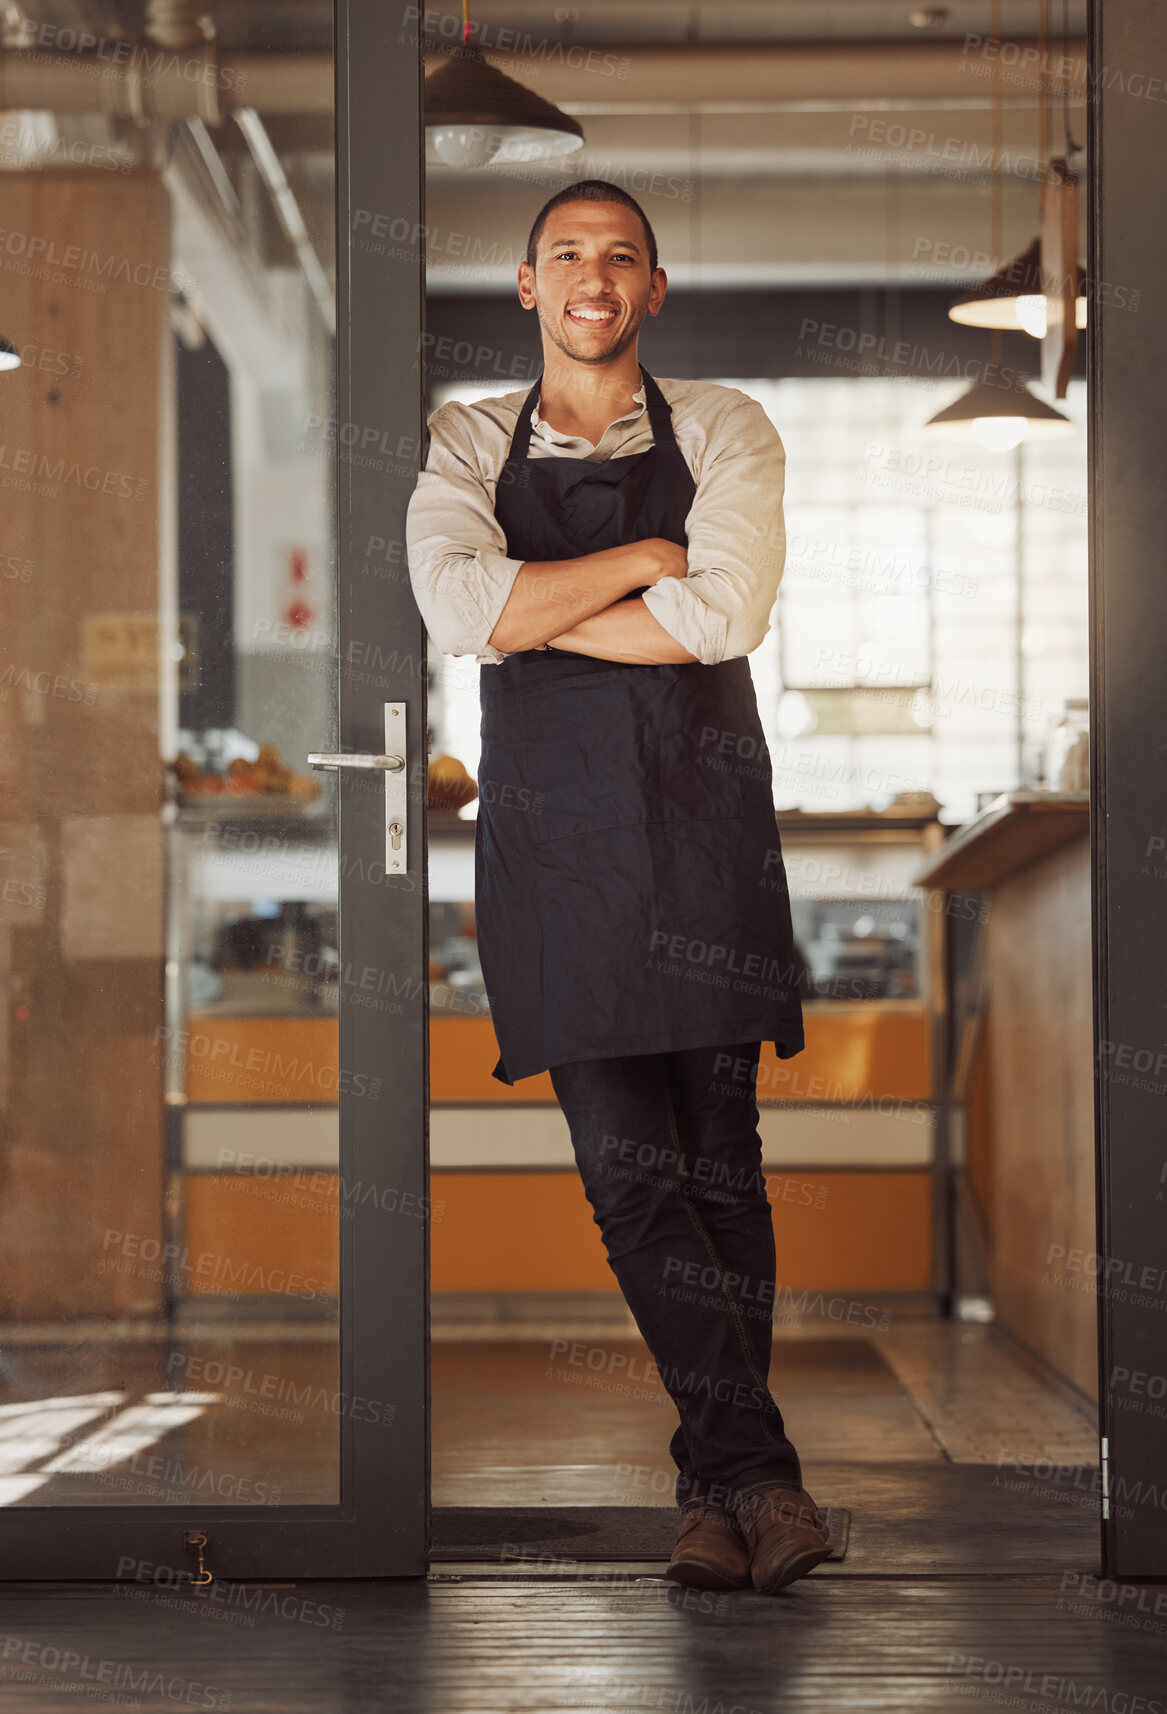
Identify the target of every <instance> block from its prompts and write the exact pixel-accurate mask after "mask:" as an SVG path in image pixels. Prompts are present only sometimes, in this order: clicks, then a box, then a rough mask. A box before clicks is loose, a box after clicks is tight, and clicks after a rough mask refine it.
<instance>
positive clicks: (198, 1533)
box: [182, 1530, 215, 1584]
mask: <svg viewBox="0 0 1167 1714" xmlns="http://www.w3.org/2000/svg"><path fill="white" fill-rule="evenodd" d="M182 1545H183V1546H184V1547H187V1548H190V1549H191V1550H192V1551H193V1552H194V1553H195V1554H196V1555H197V1558H198V1570H197V1573H196V1575H195V1576H194V1577H192V1578H191V1582H192V1583H194V1584H203V1583H213V1582H214V1580H215V1577H214V1572H213V1571H212V1570H211V1568H210V1566H209V1565H208V1564H207V1561H206V1557H205V1550H206V1548H207V1547H208V1546H209V1543H208V1541H207V1532H206V1530H187V1531H185V1533H184V1534H183V1538H182Z"/></svg>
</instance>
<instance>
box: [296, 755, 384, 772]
mask: <svg viewBox="0 0 1167 1714" xmlns="http://www.w3.org/2000/svg"><path fill="white" fill-rule="evenodd" d="M308 766H309V767H310V768H388V769H389V771H390V772H391V773H394V774H399V773H400V772H401V770H402V768H403V767H404V766H405V757H404V756H362V755H355V754H352V753H350V752H349V751H347V750H345V751H336V750H309V752H308Z"/></svg>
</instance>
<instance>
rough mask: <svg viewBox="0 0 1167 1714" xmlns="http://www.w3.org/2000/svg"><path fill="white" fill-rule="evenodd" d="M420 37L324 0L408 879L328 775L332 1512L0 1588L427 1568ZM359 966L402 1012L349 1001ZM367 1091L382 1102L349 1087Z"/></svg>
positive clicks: (94, 1521)
mask: <svg viewBox="0 0 1167 1714" xmlns="http://www.w3.org/2000/svg"><path fill="white" fill-rule="evenodd" d="M414 30H416V25H410V24H409V23H408V22H407V21H406V20H405V18H404V14H401V13H400V12H397V11H394V10H393V9H392V8H390V7H381V6H376V5H370V4H368V3H364V4H362V3H361V0H335V33H334V40H333V50H334V59H335V78H336V82H335V90H336V132H335V146H336V234H337V345H336V417H337V432H336V518H337V536H338V539H337V556H338V557H337V568H338V569H337V584H338V614H337V626H338V629H337V652H338V676H339V727H338V731H339V740H340V747H341V749H343V750H352V751H369V750H372V751H374V752H380V751H382V749H383V747H384V705H385V703H387V702H399V703H404V704H405V705H406V717H407V722H408V743H407V750H408V754H407V767H408V775H407V779H408V793H409V796H408V843H407V851H408V864H409V872H408V874H407V875H404V876H400V877H388V878H387V877H386V876H385V875H384V869H383V864H384V856H385V830H384V815H383V803H384V793H383V788H382V786H381V776H378V777H377V778H375V779H370V778H369V776H367V775H366V776H365V777H364V778H362V777H361V776H360V775H359V774H356V773H354V772H351V771H348V770H346V771H344V772H343V773H342V774H341V776H340V786H339V792H340V828H339V832H340V854H341V862H340V869H341V873H340V877H339V887H340V891H339V899H340V918H341V931H340V932H341V944H340V956H341V983H342V985H341V1005H340V1066H341V1078H340V1084H341V1094H340V1097H339V1099H340V1150H341V1153H340V1161H341V1166H340V1171H341V1181H342V1184H347V1185H349V1186H350V1187H355V1186H357V1185H359V1186H361V1187H362V1190H363V1189H364V1187H368V1186H375V1187H376V1194H375V1195H373V1196H365V1195H359V1196H357V1195H354V1196H352V1197H351V1198H350V1199H348V1200H349V1216H348V1217H346V1218H345V1219H343V1220H341V1221H340V1222H339V1225H340V1255H341V1288H340V1317H341V1339H340V1385H341V1389H342V1396H341V1398H340V1399H339V1400H338V1401H337V1405H338V1408H337V1432H338V1449H339V1457H340V1476H341V1482H340V1493H341V1498H340V1502H339V1504H337V1505H333V1506H328V1505H324V1506H296V1505H287V1506H264V1505H259V1506H222V1505H219V1506H214V1505H210V1506H174V1507H159V1506H149V1505H145V1506H105V1505H101V1506H43V1507H38V1506H16V1507H11V1508H8V1509H6V1510H5V1511H4V1514H3V1527H2V1528H0V1577H2V1578H19V1579H21V1580H24V1579H29V1578H51V1579H70V1580H72V1579H82V1578H98V1579H109V1580H112V1579H116V1578H118V1577H119V1576H121V1577H127V1576H128V1577H131V1578H132V1577H133V1576H134V1566H136V1565H137V1564H138V1562H150V1563H152V1564H153V1565H155V1566H161V1567H166V1568H174V1569H176V1570H179V1569H182V1568H186V1567H189V1568H190V1569H191V1570H193V1569H194V1567H195V1563H196V1560H195V1555H194V1552H193V1550H192V1547H191V1545H190V1544H189V1543H188V1542H187V1541H186V1540H185V1537H186V1535H187V1533H188V1532H202V1533H204V1534H205V1535H206V1537H207V1545H206V1547H205V1548H204V1549H203V1552H204V1555H205V1560H206V1563H207V1565H208V1567H209V1569H210V1570H211V1572H212V1573H213V1574H214V1576H216V1577H235V1578H238V1577H256V1576H273V1575H277V1576H281V1577H377V1576H381V1577H384V1576H421V1575H423V1574H424V1572H425V1568H426V1548H427V1543H428V1537H429V1392H428V1387H429V1381H428V1374H429V1293H428V1284H429V1281H428V1273H429V1230H428V1220H427V1219H425V1218H418V1217H416V1215H413V1216H411V1217H406V1216H405V1215H403V1214H402V1213H400V1212H393V1211H392V1210H393V1209H395V1208H396V1209H399V1208H400V1207H401V1205H402V1202H403V1200H404V1199H407V1198H409V1199H412V1200H409V1201H406V1202H405V1206H406V1207H407V1208H409V1209H421V1210H424V1209H425V1208H426V1207H427V1206H428V1204H427V1202H426V1201H425V1197H426V1193H427V1189H428V1168H429V1160H428V1152H429V1151H428V1085H429V1029H428V1025H429V987H428V982H427V979H426V972H427V960H428V924H427V903H428V899H427V885H426V871H425V854H426V839H427V827H426V789H425V786H426V760H427V758H426V720H427V709H426V690H427V684H426V671H425V661H426V634H425V629H424V626H423V624H422V621H421V617H420V615H419V613H418V610H417V606H416V604H415V602H414V599H413V594H412V590H411V587H410V583H409V578H408V574H407V571H406V566H405V554H404V537H405V511H406V506H407V503H408V500H409V497H410V494H411V493H412V491H413V488H414V485H415V483H416V480H417V472H418V469H419V468H420V461H421V448H422V440H423V436H424V431H425V421H426V416H425V402H424V392H423V371H422V367H421V360H420V353H421V349H422V343H421V334H422V329H423V318H424V294H425V285H424V280H425V254H424V243H423V242H422V240H421V238H420V234H421V233H422V231H423V221H424V194H425V187H424V170H425V161H424V151H423V150H422V147H421V137H422V117H423V114H422V83H423V70H424V66H423V59H422V49H421V40H420V36H418V35H416V34H412V35H411V31H414ZM386 217H387V218H386ZM395 223H401V224H402V225H403V226H404V227H405V228H406V229H407V230H408V231H409V232H411V233H413V234H417V235H418V237H417V238H416V239H415V241H414V244H413V246H412V248H411V246H410V245H409V243H408V242H407V243H406V244H404V245H398V244H389V243H385V244H376V243H374V242H370V239H371V237H372V235H373V234H374V233H375V232H376V231H377V230H378V227H379V226H382V225H383V226H384V227H387V226H389V225H393V224H395ZM350 448H351V451H350V450H349V449H350ZM370 452H371V453H372V456H370V455H369V453H370ZM327 736H328V735H327V734H325V733H321V735H320V737H321V743H322V744H323V743H324V742H325V741H326V739H327ZM296 762H297V765H298V766H302V765H303V758H297V759H296ZM369 971H373V972H374V973H375V980H376V983H377V988H376V991H377V992H378V993H389V994H391V995H393V997H394V1005H395V1006H397V1007H399V1010H397V1011H396V1012H385V1011H382V1010H379V1009H374V1008H372V1007H367V1006H365V1007H362V1006H361V1005H360V1004H359V1001H360V1000H361V999H362V998H364V997H365V995H364V992H363V989H364V988H367V987H369V986H370V985H371V984H370V983H368V982H367V981H366V982H365V983H364V984H362V982H361V975H362V973H367V972H369ZM346 987H347V988H348V989H349V992H350V994H351V995H352V1001H353V1003H350V1004H348V1005H346V1004H345V997H346V996H345V988H346ZM375 1080H379V1087H378V1099H376V1100H367V1099H361V1098H359V1097H357V1096H355V1095H348V1094H346V1093H345V1091H346V1090H347V1089H348V1088H357V1089H360V1088H367V1087H368V1086H369V1085H370V1084H372V1083H374V1081H375ZM127 1562H132V1563H131V1564H130V1568H129V1569H128V1570H125V1569H121V1568H122V1567H125V1566H126V1565H127Z"/></svg>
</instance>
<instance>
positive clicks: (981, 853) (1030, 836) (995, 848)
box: [912, 790, 1090, 893]
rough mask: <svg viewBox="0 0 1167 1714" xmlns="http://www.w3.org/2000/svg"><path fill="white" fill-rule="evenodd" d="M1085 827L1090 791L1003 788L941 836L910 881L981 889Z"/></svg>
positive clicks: (919, 884) (950, 888) (954, 889)
mask: <svg viewBox="0 0 1167 1714" xmlns="http://www.w3.org/2000/svg"><path fill="white" fill-rule="evenodd" d="M1089 831H1090V793H1089V792H1047V791H1035V790H1028V791H1015V792H1002V794H1001V796H1000V797H996V798H994V799H993V801H992V803H989V804H986V805H985V807H984V809H983V810H981V812H980V814H979V815H977V816H974V817H973V819H972V820H971V821H967V822H965V824H964V826H963V827H961V828H959V829H958V830H957V832H955V833H953V834H952V835H950V837H949V838H948V839H946V840H945V841H944V844H943V845H941V846H940V847H939V849H938V850H937V851H935V852H934V853H933V855H932V856H931V857H929V859H928V861H927V862H926V863H924V864H922V865H921V867H920V868H919V869H918V870H917V871H916V873H915V874H914V875H913V876H912V885H913V886H914V887H937V888H939V889H941V890H942V891H944V892H949V893H953V892H969V893H976V892H982V891H984V890H985V889H986V888H988V887H993V886H996V884H997V883H998V882H999V881H1003V880H1005V879H1006V878H1007V877H1008V876H1010V875H1012V874H1015V873H1016V871H1017V870H1019V869H1024V868H1025V867H1026V866H1027V865H1028V864H1030V863H1035V862H1037V860H1038V859H1039V858H1040V857H1044V856H1046V855H1047V853H1049V852H1050V851H1056V850H1057V848H1058V846H1059V845H1066V844H1068V843H1069V841H1070V840H1072V839H1078V838H1083V839H1084V838H1085V837H1086V835H1087V834H1088V833H1089Z"/></svg>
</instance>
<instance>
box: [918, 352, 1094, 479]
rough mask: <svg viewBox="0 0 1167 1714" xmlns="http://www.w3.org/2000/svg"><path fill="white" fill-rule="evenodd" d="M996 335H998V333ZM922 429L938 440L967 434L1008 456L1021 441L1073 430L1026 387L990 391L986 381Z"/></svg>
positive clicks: (990, 388) (974, 385)
mask: <svg viewBox="0 0 1167 1714" xmlns="http://www.w3.org/2000/svg"><path fill="white" fill-rule="evenodd" d="M996 332H997V333H998V335H999V334H1000V329H999V328H998V329H996ZM994 361H996V359H994ZM925 427H926V428H927V430H928V432H929V434H930V435H932V436H934V437H935V438H936V439H938V440H941V439H943V440H967V439H968V438H969V435H970V434H971V436H972V438H973V439H974V440H975V441H979V443H980V444H981V446H985V447H988V448H989V449H990V450H991V451H993V452H1008V451H1009V449H1010V448H1011V447H1014V446H1020V445H1021V442H1022V441H1023V440H1053V439H1054V438H1055V437H1056V436H1058V435H1065V434H1072V433H1073V430H1074V425H1073V423H1072V422H1071V421H1070V419H1069V417H1064V416H1063V415H1062V413H1061V411H1058V410H1055V409H1054V407H1053V405H1047V404H1046V403H1045V401H1044V400H1043V399H1039V398H1038V397H1037V394H1036V393H1031V392H1030V390H1029V388H1028V387H1027V386H1020V387H994V386H991V385H990V383H989V382H988V381H974V382H973V384H972V386H971V387H970V388H969V389H968V391H967V392H966V393H962V394H961V395H960V398H959V399H957V400H956V401H955V402H954V403H953V404H951V405H948V406H947V407H946V408H945V409H944V410H942V411H937V413H936V415H935V416H934V417H930V418H929V419H928V422H927V423H926V424H925Z"/></svg>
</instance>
